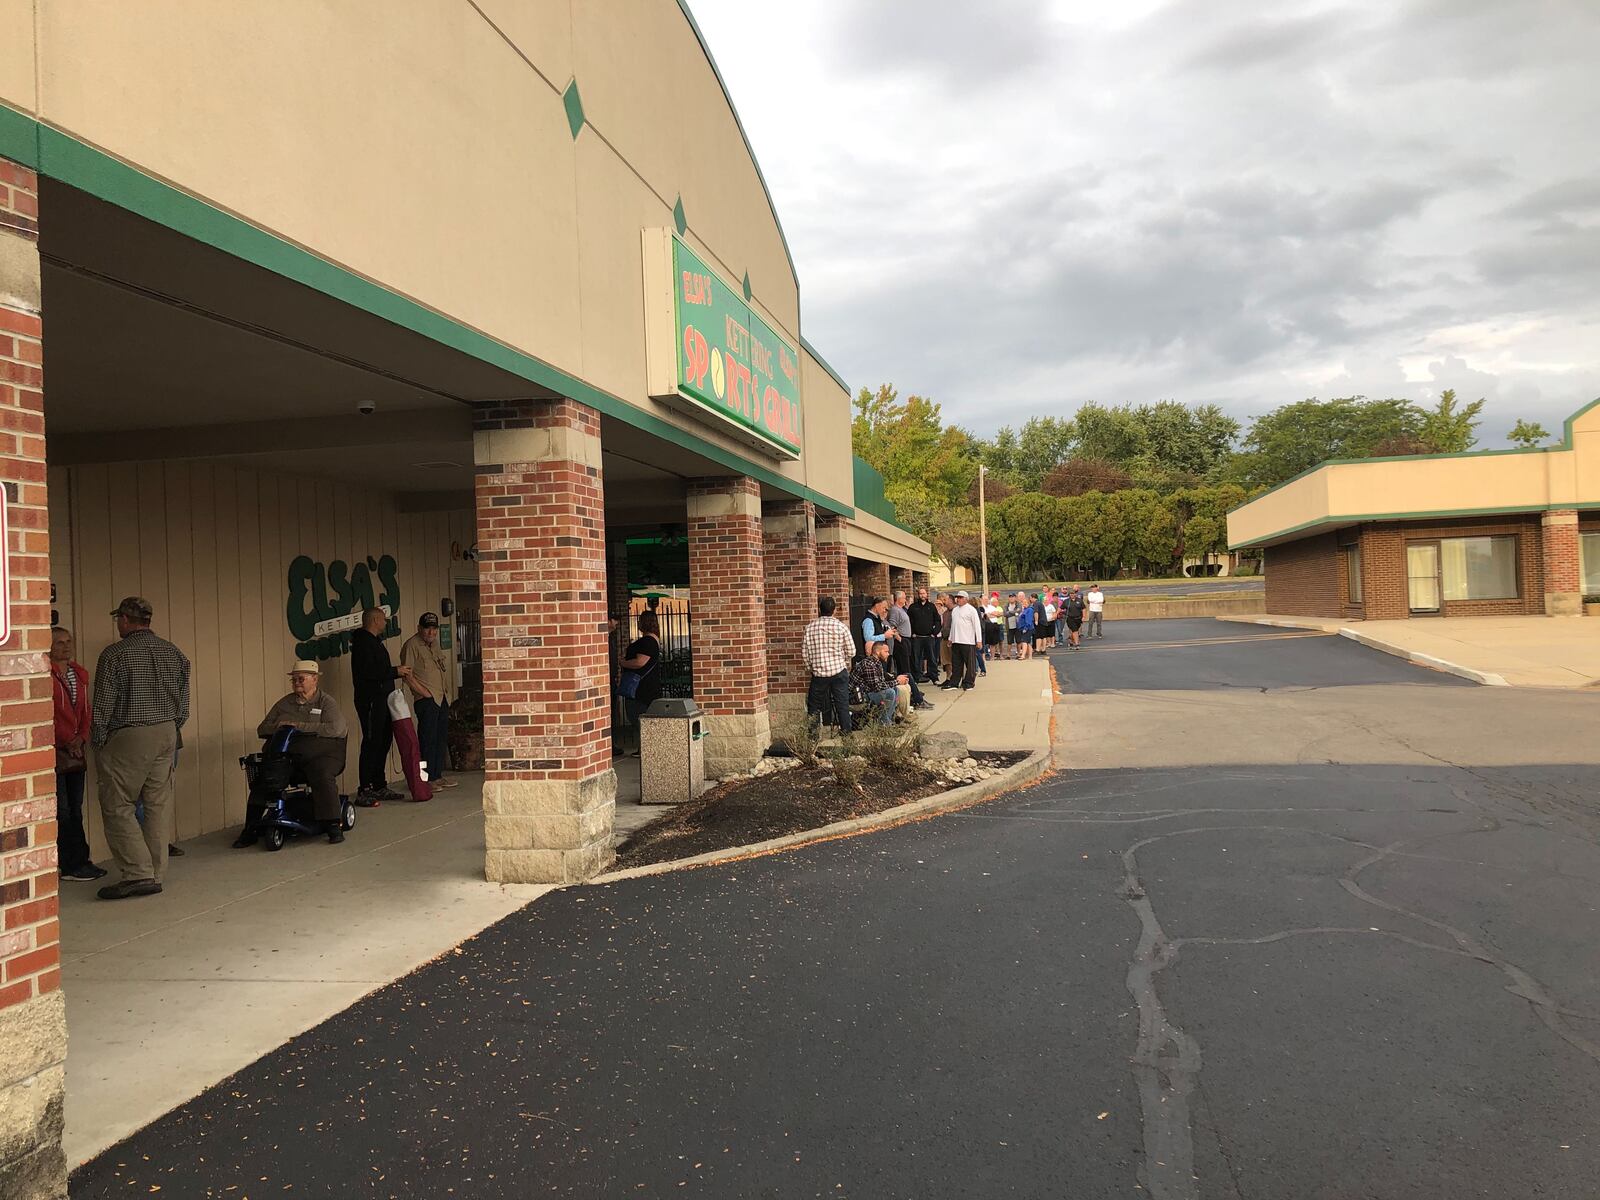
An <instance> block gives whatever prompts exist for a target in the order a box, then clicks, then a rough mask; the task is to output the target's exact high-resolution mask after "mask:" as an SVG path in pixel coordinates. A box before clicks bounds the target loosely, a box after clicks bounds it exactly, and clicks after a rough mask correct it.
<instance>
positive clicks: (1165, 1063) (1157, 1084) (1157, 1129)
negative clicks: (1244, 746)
mask: <svg viewBox="0 0 1600 1200" xmlns="http://www.w3.org/2000/svg"><path fill="white" fill-rule="evenodd" d="M1451 791H1452V792H1454V793H1456V795H1457V797H1458V798H1459V799H1460V800H1462V801H1463V802H1464V803H1466V804H1469V805H1471V806H1472V807H1474V808H1477V809H1479V810H1480V812H1481V814H1482V820H1483V821H1484V824H1482V825H1480V826H1479V827H1477V828H1475V829H1458V830H1452V831H1450V832H1448V833H1441V834H1431V835H1429V836H1427V837H1424V838H1407V839H1403V840H1401V841H1397V842H1394V843H1391V844H1390V845H1388V846H1381V847H1380V846H1376V845H1374V844H1372V843H1370V842H1363V841H1361V840H1360V839H1359V838H1352V837H1345V836H1343V835H1341V834H1336V833H1329V832H1327V831H1326V830H1319V829H1305V828H1296V827H1294V826H1283V825H1235V826H1216V825H1203V826H1197V827H1195V828H1192V829H1175V830H1170V831H1168V832H1165V833H1160V834H1156V835H1155V836H1153V837H1148V838H1144V839H1142V840H1140V841H1137V842H1135V843H1134V844H1133V845H1131V846H1129V847H1128V848H1127V849H1125V850H1123V851H1122V852H1121V859H1122V868H1123V878H1122V888H1121V896H1122V899H1123V900H1124V901H1125V902H1126V903H1127V904H1128V906H1129V907H1130V908H1132V909H1133V912H1134V915H1135V916H1136V917H1137V918H1138V921H1139V941H1138V943H1137V945H1136V946H1135V948H1134V953H1133V957H1132V959H1131V960H1130V962H1129V964H1128V971H1127V977H1126V986H1127V989H1128V993H1129V994H1130V995H1131V996H1132V997H1133V1000H1134V1003H1135V1004H1136V1005H1137V1006H1138V1010H1139V1036H1138V1040H1137V1041H1136V1043H1135V1046H1134V1052H1133V1057H1132V1059H1131V1060H1130V1063H1131V1068H1132V1072H1133V1077H1134V1082H1135V1084H1136V1085H1137V1087H1138V1091H1139V1102H1140V1108H1141V1111H1142V1115H1143V1121H1144V1159H1143V1161H1142V1163H1141V1165H1140V1168H1139V1180H1140V1183H1141V1184H1142V1185H1143V1186H1144V1187H1145V1188H1146V1190H1148V1191H1149V1192H1150V1194H1151V1195H1152V1196H1154V1197H1156V1198H1157V1200H1198V1196H1199V1191H1198V1187H1197V1179H1198V1177H1197V1176H1196V1174H1195V1170H1194V1128H1193V1118H1192V1115H1191V1112H1190V1104H1189V1097H1190V1094H1191V1093H1193V1092H1195V1091H1196V1089H1197V1088H1198V1087H1199V1082H1200V1069H1201V1064H1202V1055H1201V1047H1200V1043H1199V1041H1198V1039H1196V1038H1195V1037H1194V1036H1193V1035H1191V1034H1189V1033H1188V1032H1186V1031H1185V1030H1183V1029H1181V1028H1180V1027H1178V1026H1177V1025H1175V1024H1174V1023H1173V1021H1172V1020H1171V1018H1170V1017H1169V1016H1168V1015H1167V1011H1166V1007H1165V1006H1164V1005H1163V1004H1162V1002H1161V998H1160V995H1159V994H1158V991H1157V988H1156V976H1157V975H1158V974H1160V972H1162V971H1164V970H1166V969H1167V968H1168V967H1170V966H1171V965H1172V964H1173V963H1175V962H1176V961H1177V960H1178V955H1179V953H1180V951H1181V950H1182V949H1183V948H1184V947H1185V946H1263V945H1269V944H1271V943H1274V942H1280V941H1286V940H1288V939H1290V938H1294V937H1312V936H1320V937H1331V936H1362V937H1384V938H1390V939H1392V940H1395V941H1398V942H1402V943H1404V944H1406V945H1409V946H1414V947H1416V948H1417V949H1420V950H1430V951H1434V952H1436V953H1440V954H1446V955H1451V956H1453V957H1458V958H1465V959H1470V960H1472V961H1474V962H1481V963H1484V964H1485V965H1488V966H1492V967H1494V968H1496V969H1497V970H1499V971H1501V972H1502V973H1503V974H1505V975H1506V977H1507V978H1508V979H1510V980H1511V985H1510V986H1508V987H1507V988H1506V989H1505V990H1506V991H1507V992H1509V993H1510V994H1511V995H1513V996H1516V997H1518V998H1519V999H1522V1000H1525V1001H1527V1003H1528V1005H1529V1007H1530V1008H1531V1009H1532V1010H1533V1012H1534V1014H1535V1015H1536V1016H1537V1017H1538V1019H1539V1020H1540V1021H1541V1022H1542V1023H1543V1024H1544V1025H1545V1026H1546V1028H1548V1029H1549V1030H1550V1031H1551V1032H1552V1033H1553V1034H1555V1035H1556V1036H1557V1037H1558V1038H1560V1039H1561V1040H1562V1041H1564V1042H1566V1043H1567V1044H1568V1045H1570V1046H1572V1047H1573V1048H1574V1049H1576V1050H1578V1051H1580V1052H1581V1053H1583V1054H1586V1055H1588V1056H1589V1057H1590V1058H1592V1059H1594V1060H1595V1061H1597V1062H1600V1043H1597V1042H1595V1041H1592V1040H1591V1039H1589V1038H1587V1037H1585V1036H1583V1035H1582V1034H1581V1033H1579V1032H1578V1031H1576V1030H1574V1029H1571V1028H1569V1027H1568V1026H1567V1025H1566V1024H1565V1021H1566V1020H1567V1019H1576V1020H1584V1021H1591V1020H1596V1019H1600V1014H1595V1015H1591V1014H1586V1013H1580V1012H1575V1011H1573V1010H1570V1009H1566V1008H1563V1007H1562V1006H1561V1005H1560V1004H1558V1003H1557V1002H1556V1001H1555V1000H1554V998H1553V997H1552V996H1551V995H1550V992H1549V990H1548V989H1547V988H1546V987H1545V985H1544V984H1543V983H1541V982H1540V981H1539V980H1538V979H1536V978H1535V977H1534V976H1533V975H1532V974H1530V973H1529V972H1528V971H1526V970H1524V969H1523V968H1521V967H1519V966H1518V965H1517V964H1515V963H1513V962H1511V961H1510V960H1508V959H1506V958H1504V957H1503V956H1501V955H1498V954H1496V953H1495V952H1494V951H1493V950H1491V949H1490V948H1489V947H1488V946H1486V945H1485V944H1484V943H1483V942H1481V941H1479V940H1478V939H1477V938H1474V937H1473V936H1472V935H1471V934H1469V933H1467V932H1465V931H1464V930H1461V929H1458V928H1456V927H1455V926H1453V925H1451V924H1449V923H1448V922H1445V921H1440V920H1437V919H1435V918H1433V917H1428V916H1425V915H1423V914H1421V913H1418V912H1414V911H1412V910H1410V909H1408V908H1405V907H1404V906H1403V905H1399V904H1394V903H1392V902H1390V901H1387V900H1384V899H1382V898H1381V897H1378V896H1375V895H1373V894H1372V893H1371V892H1369V891H1367V890H1366V889H1365V888H1363V887H1362V886H1361V885H1360V884H1359V883H1357V882H1356V877H1357V876H1359V875H1360V874H1361V873H1362V872H1363V871H1365V870H1367V869H1368V868H1369V867H1372V866H1375V865H1377V864H1378V863H1380V862H1383V861H1385V860H1387V859H1389V858H1393V857H1397V856H1402V855H1405V856H1411V857H1423V856H1418V855H1414V854H1412V853H1411V852H1409V851H1407V850H1406V849H1405V848H1406V847H1420V846H1425V845H1428V844H1430V843H1432V842H1437V841H1440V840H1443V839H1445V838H1449V837H1460V836H1465V835H1469V834H1479V833H1492V832H1496V831H1498V830H1499V829H1500V828H1502V824H1501V822H1500V820H1499V818H1498V817H1496V816H1494V815H1492V814H1490V813H1488V812H1486V811H1483V806H1481V805H1479V804H1477V803H1476V802H1475V801H1473V800H1472V799H1471V798H1470V797H1468V796H1467V795H1466V794H1465V792H1464V791H1463V790H1462V789H1460V788H1457V787H1452V788H1451ZM1245 811H1259V810H1245ZM1281 811H1287V812H1296V811H1305V810H1293V809H1290V810H1281ZM1335 811H1341V810H1335ZM1107 823H1108V824H1119V823H1123V822H1107ZM1263 830H1272V831H1275V832H1282V833H1294V834H1300V835H1309V836H1312V837H1322V838H1328V839H1330V840H1333V841H1338V842H1344V843H1346V844H1347V845H1352V846H1359V847H1362V848H1364V849H1369V850H1371V851H1372V853H1371V854H1369V855H1367V856H1366V857H1364V858H1362V859H1361V860H1359V861H1358V862H1356V863H1354V864H1353V865H1352V866H1350V867H1349V868H1348V869H1347V870H1346V871H1345V872H1344V874H1343V875H1342V876H1341V877H1340V880H1339V883H1340V886H1341V887H1342V888H1343V889H1344V890H1345V891H1346V892H1347V893H1349V894H1350V895H1351V896H1353V897H1355V898H1356V899H1357V900H1359V901H1361V902H1362V903H1364V904H1369V905H1372V906H1373V907H1375V908H1379V909H1382V910H1384V911H1385V912H1389V913H1393V914H1395V915H1397V916H1401V917H1404V918H1406V919H1408V920H1412V921H1416V922H1418V923H1419V924H1422V925H1425V926H1427V927H1428V928H1430V929H1434V930H1437V931H1438V932H1439V933H1442V934H1444V935H1445V936H1446V937H1447V938H1449V939H1450V941H1451V942H1453V943H1454V945H1449V944H1440V943H1438V942H1430V941H1427V940H1425V939H1423V938H1417V937H1412V936H1410V935H1409V934H1405V933H1401V932H1399V931H1398V930H1391V929H1383V928H1381V927H1378V926H1368V927H1366V928H1359V927H1355V926H1332V925H1328V926H1310V927H1305V928H1297V929H1283V930H1278V931H1276V932H1273V933H1268V934H1262V935H1260V936H1257V937H1206V936H1195V937H1179V938H1173V937H1169V936H1168V935H1167V933H1166V930H1165V929H1163V927H1162V925H1161V921H1160V919H1159V918H1158V917H1157V915H1156V911H1155V905H1154V903H1153V902H1152V901H1151V899H1150V897H1149V894H1148V893H1147V892H1146V890H1145V887H1144V884H1143V881H1142V880H1141V879H1140V877H1139V860H1138V855H1139V851H1141V850H1143V849H1144V848H1145V847H1146V846H1151V845H1154V844H1155V843H1156V842H1161V841H1166V840H1168V839H1170V838H1176V837H1185V836H1188V835H1190V834H1200V833H1233V832H1244V831H1249V832H1260V831H1263ZM1230 1168H1231V1163H1230ZM1234 1186H1235V1189H1236V1190H1237V1188H1238V1180H1237V1179H1235V1180H1234Z"/></svg>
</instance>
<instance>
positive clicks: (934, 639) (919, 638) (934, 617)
mask: <svg viewBox="0 0 1600 1200" xmlns="http://www.w3.org/2000/svg"><path fill="white" fill-rule="evenodd" d="M906 616H908V617H910V618H911V678H913V679H918V677H919V676H920V677H921V678H920V682H922V683H938V682H939V630H940V628H941V626H942V624H943V622H942V620H941V618H940V616H939V606H938V605H936V604H934V602H933V601H932V600H929V599H928V589H927V588H925V587H919V588H918V589H917V598H916V599H915V600H913V601H912V602H911V603H910V604H908V605H906Z"/></svg>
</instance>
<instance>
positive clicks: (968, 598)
mask: <svg viewBox="0 0 1600 1200" xmlns="http://www.w3.org/2000/svg"><path fill="white" fill-rule="evenodd" d="M956 595H957V596H959V597H960V598H961V599H963V600H970V599H972V597H971V596H969V595H967V594H966V593H965V592H957V593H956Z"/></svg>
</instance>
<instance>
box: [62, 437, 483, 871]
mask: <svg viewBox="0 0 1600 1200" xmlns="http://www.w3.org/2000/svg"><path fill="white" fill-rule="evenodd" d="M475 540H476V535H475V534H474V533H473V514H472V513H471V512H469V511H466V510H462V511H460V512H436V513H416V514H402V513H401V512H400V511H399V510H398V508H397V506H396V503H395V499H394V497H393V496H392V495H388V494H384V493H376V492H369V491H364V490H361V489H357V488H354V487H349V486H345V485H341V484H337V483H334V482H331V481H329V480H325V479H311V478H292V477H287V476H282V475H277V474H266V473H262V472H258V471H254V470H248V469H243V468H238V467H233V466H228V465H225V464H218V463H209V462H148V463H136V464H116V465H111V466H81V467H60V468H53V469H52V470H51V471H50V549H51V555H52V563H51V574H52V582H53V583H54V584H55V587H56V604H55V607H56V609H57V610H58V611H59V613H60V616H61V620H62V623H63V624H65V625H66V626H68V627H69V628H70V629H72V631H73V633H74V635H75V636H76V638H77V646H78V659H79V661H80V662H82V663H83V664H84V665H85V666H86V667H88V668H89V670H90V672H91V674H92V673H93V671H94V665H95V661H96V659H97V658H98V657H99V654H100V651H101V650H102V649H103V648H104V647H105V646H106V645H107V644H108V643H109V642H110V640H111V638H112V637H113V636H115V634H114V630H113V627H112V622H111V618H110V617H109V616H108V615H107V614H108V613H109V612H110V610H111V608H112V607H113V606H114V605H115V604H116V603H117V601H118V600H119V599H121V598H122V597H123V596H127V595H142V596H144V597H145V598H146V599H148V600H149V601H150V603H151V604H152V605H153V606H154V607H155V621H154V622H153V624H152V628H153V629H154V630H155V631H156V632H157V633H159V634H160V635H161V636H162V637H165V638H168V639H169V640H171V641H172V642H174V643H175V644H176V645H177V646H178V647H179V648H180V649H182V650H183V652H184V653H185V654H187V655H188V656H189V660H190V662H191V663H193V674H192V678H191V684H190V692H191V698H190V717H189V724H188V725H186V726H185V727H184V730H183V750H182V752H181V753H180V755H179V761H178V803H177V832H176V837H177V838H178V839H179V840H182V839H184V838H192V837H196V836H198V835H199V834H202V833H209V832H212V831H214V830H218V829H225V828H228V827H230V826H235V825H238V824H239V823H240V822H241V821H242V820H243V819H244V802H245V792H246V789H245V783H244V773H243V772H242V771H241V770H240V768H239V756H240V755H241V754H247V753H249V752H251V751H253V750H256V749H259V748H260V739H258V738H257V737H256V734H255V727H256V723H257V722H258V721H260V720H261V717H262V715H263V714H264V713H265V712H266V710H267V708H268V706H269V705H270V704H272V702H273V701H275V700H277V699H278V698H279V697H280V696H282V695H283V694H284V693H285V692H287V691H288V680H287V678H286V675H287V672H288V669H289V666H290V664H291V662H292V661H293V660H294V657H295V653H294V646H295V639H294V637H293V636H292V635H291V634H290V632H289V627H288V620H287V617H286V615H285V614H286V611H287V602H288V574H289V563H290V562H291V561H292V560H293V559H294V558H295V557H296V556H298V555H301V554H306V555H309V556H310V557H311V558H313V559H315V560H316V561H318V562H321V563H323V564H327V563H330V562H332V561H333V560H335V559H343V560H344V561H346V562H349V563H354V562H356V561H358V560H362V559H365V558H366V557H367V556H368V555H372V556H373V557H378V556H381V555H383V554H391V555H393V556H394V558H395V561H396V564H397V567H398V570H397V577H398V581H399V584H400V612H399V613H398V614H396V615H397V619H398V620H399V622H400V627H401V629H402V631H403V632H402V636H401V638H398V639H391V640H390V642H389V645H390V653H391V655H392V656H394V657H396V658H398V655H399V649H400V642H401V641H402V640H403V639H404V638H405V637H408V636H410V634H411V632H412V631H414V630H415V628H416V621H417V617H418V616H419V615H420V614H421V613H423V612H425V611H428V610H430V609H431V610H433V611H435V612H437V611H438V607H439V601H440V599H441V598H442V597H445V596H451V595H453V588H452V583H453V581H454V580H457V579H460V580H464V581H473V580H475V579H476V564H474V563H469V562H462V561H459V560H453V559H452V549H451V548H452V543H454V544H456V545H457V546H459V547H466V546H469V545H471V544H472V542H474V541H475ZM453 641H454V639H452V642H453ZM451 649H452V660H453V654H454V646H453V645H452V648H451ZM349 664H350V660H349V657H348V655H344V656H341V657H339V658H336V659H331V660H328V661H326V662H324V663H323V683H324V686H325V687H327V688H328V689H329V690H330V691H331V692H332V693H333V694H334V695H335V696H337V697H338V698H339V700H340V702H341V703H342V704H343V705H344V706H345V711H346V713H347V714H349V713H350V712H351V709H352V705H353V701H352V696H351V688H350V666H349ZM359 746H360V738H359V736H358V735H356V734H355V733H354V732H352V736H351V738H350V742H349V758H348V763H347V766H346V772H345V777H344V779H343V780H342V781H341V782H342V784H344V785H345V788H346V790H348V791H351V792H353V791H354V790H355V785H356V756H357V751H358V749H359ZM93 770H94V768H93V766H92V758H91V767H90V776H89V780H88V790H87V796H86V798H85V805H84V807H85V809H86V810H87V820H88V825H89V832H90V844H91V846H92V848H93V851H94V853H95V855H96V856H97V857H99V856H102V855H103V854H104V845H105V844H104V840H103V838H102V837H101V833H100V811H99V804H98V803H97V801H96V799H95V797H96V795H97V793H96V790H95V779H94V774H93ZM397 777H398V770H397V763H396V762H395V761H393V760H392V761H391V776H390V779H391V784H393V781H394V780H395V779H396V778H397ZM402 787H403V785H402Z"/></svg>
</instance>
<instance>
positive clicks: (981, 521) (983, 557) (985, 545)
mask: <svg viewBox="0 0 1600 1200" xmlns="http://www.w3.org/2000/svg"><path fill="white" fill-rule="evenodd" d="M988 474H989V468H988V467H986V466H984V465H983V464H982V463H979V464H978V559H979V561H980V562H981V563H982V565H983V590H982V591H981V592H979V593H978V595H979V597H980V600H979V607H982V605H983V603H984V601H986V600H987V599H988V596H989V510H988V509H987V508H986V507H985V505H984V499H985V497H984V493H985V492H986V491H988V490H989V489H988V488H987V486H985V484H984V478H985V477H986V476H987V475H988Z"/></svg>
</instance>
